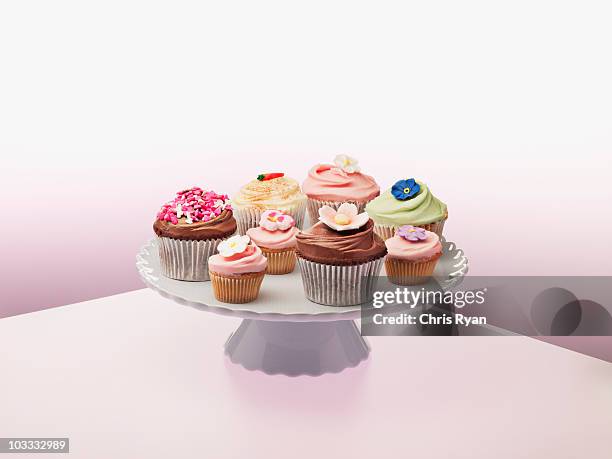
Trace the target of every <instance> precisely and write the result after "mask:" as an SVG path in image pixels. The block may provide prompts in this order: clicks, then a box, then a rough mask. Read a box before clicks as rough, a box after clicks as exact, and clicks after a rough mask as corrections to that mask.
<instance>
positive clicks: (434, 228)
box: [374, 218, 446, 241]
mask: <svg viewBox="0 0 612 459" xmlns="http://www.w3.org/2000/svg"><path fill="white" fill-rule="evenodd" d="M445 222H446V218H445V219H444V220H439V221H437V222H433V223H427V224H426V225H414V226H418V227H419V228H423V229H426V230H427V231H431V232H432V233H436V234H437V235H438V236H439V237H442V231H443V230H444V223H445ZM407 224H409V223H407ZM400 226H402V225H393V226H389V225H379V224H378V223H374V232H375V233H376V234H378V235H379V236H380V237H381V239H382V240H383V241H386V240H387V239H389V238H392V237H393V236H395V232H396V231H397V229H398V228H399V227H400Z"/></svg>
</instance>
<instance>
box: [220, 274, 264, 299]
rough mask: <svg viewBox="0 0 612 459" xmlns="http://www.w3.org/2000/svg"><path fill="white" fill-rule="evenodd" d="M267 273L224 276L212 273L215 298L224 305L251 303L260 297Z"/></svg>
mask: <svg viewBox="0 0 612 459" xmlns="http://www.w3.org/2000/svg"><path fill="white" fill-rule="evenodd" d="M264 276H265V272H263V271H262V272H260V273H247V274H238V275H235V276H224V275H223V274H218V273H215V272H213V271H210V280H211V283H212V288H213V293H214V295H215V298H216V299H217V300H218V301H221V302H222V303H233V304H239V303H250V302H251V301H254V300H255V299H256V298H257V295H259V289H260V287H261V283H262V282H263V278H264Z"/></svg>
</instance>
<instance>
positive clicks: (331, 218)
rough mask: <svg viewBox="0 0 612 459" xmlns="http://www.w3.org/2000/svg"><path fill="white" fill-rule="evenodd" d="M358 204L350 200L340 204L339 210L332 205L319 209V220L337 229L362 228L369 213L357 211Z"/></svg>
mask: <svg viewBox="0 0 612 459" xmlns="http://www.w3.org/2000/svg"><path fill="white" fill-rule="evenodd" d="M357 212H358V211H357V206H356V205H355V204H351V203H349V202H345V203H343V204H341V205H340V207H339V208H338V210H335V209H334V208H333V207H330V206H323V207H321V208H320V209H319V220H320V221H322V222H323V223H325V224H326V225H327V226H329V227H330V228H332V229H335V230H336V231H347V230H352V229H357V228H361V227H362V226H363V225H365V224H366V223H367V222H368V220H369V217H368V214H367V213H365V212H363V213H361V214H358V213H357Z"/></svg>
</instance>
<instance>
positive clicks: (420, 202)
mask: <svg viewBox="0 0 612 459" xmlns="http://www.w3.org/2000/svg"><path fill="white" fill-rule="evenodd" d="M417 183H418V184H419V185H420V187H421V190H420V191H419V193H418V194H417V195H416V196H415V197H414V198H412V199H407V200H405V201H400V200H398V199H397V198H395V197H394V196H393V194H392V193H391V190H387V191H385V192H384V193H383V194H381V195H380V196H379V197H377V198H376V199H374V200H373V201H370V202H369V203H368V204H367V205H366V209H365V210H366V212H367V213H368V215H369V216H370V218H371V219H372V220H374V222H376V223H378V224H379V225H389V226H400V225H406V224H410V225H416V226H418V225H425V224H427V223H433V222H437V221H440V220H443V219H444V218H446V215H447V209H446V204H444V203H443V202H442V201H440V200H439V199H438V198H436V197H435V196H434V195H433V194H431V191H430V190H429V188H428V187H427V185H425V184H424V183H422V182H420V181H418V180H417Z"/></svg>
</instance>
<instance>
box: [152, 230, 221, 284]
mask: <svg viewBox="0 0 612 459" xmlns="http://www.w3.org/2000/svg"><path fill="white" fill-rule="evenodd" d="M222 241H223V239H209V240H206V241H187V240H181V239H171V238H169V237H158V238H157V245H158V247H159V263H160V266H161V272H162V274H163V275H164V276H166V277H169V278H171V279H177V280H182V281H200V282H201V281H207V280H209V277H208V257H210V256H211V255H214V254H215V252H216V251H217V246H218V245H219V244H220V243H221V242H222Z"/></svg>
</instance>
